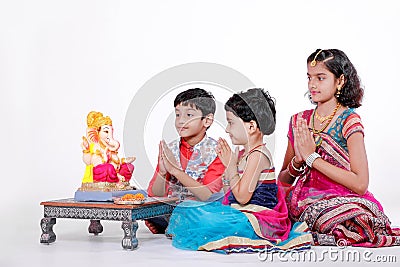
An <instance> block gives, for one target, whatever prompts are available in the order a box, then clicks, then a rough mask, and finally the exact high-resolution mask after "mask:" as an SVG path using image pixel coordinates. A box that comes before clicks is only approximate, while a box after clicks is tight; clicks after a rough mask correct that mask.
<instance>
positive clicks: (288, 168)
mask: <svg viewBox="0 0 400 267" xmlns="http://www.w3.org/2000/svg"><path fill="white" fill-rule="evenodd" d="M289 166H290V164H288V165H287V168H286V170H287V172H288V173H289V175H290V176H291V177H293V178H297V177H299V175H297V174H293V173H291V172H290V167H289Z"/></svg>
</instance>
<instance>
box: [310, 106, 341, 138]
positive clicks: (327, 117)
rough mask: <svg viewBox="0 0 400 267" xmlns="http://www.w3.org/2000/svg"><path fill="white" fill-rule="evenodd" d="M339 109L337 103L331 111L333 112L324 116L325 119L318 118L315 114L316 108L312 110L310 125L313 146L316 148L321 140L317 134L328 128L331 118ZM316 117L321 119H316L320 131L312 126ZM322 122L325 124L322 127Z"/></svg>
mask: <svg viewBox="0 0 400 267" xmlns="http://www.w3.org/2000/svg"><path fill="white" fill-rule="evenodd" d="M339 107H340V103H339V102H338V103H337V105H336V107H335V109H334V110H333V112H332V113H331V114H330V115H329V116H326V117H320V116H319V115H316V114H317V108H315V109H314V112H313V116H312V122H311V123H312V131H313V133H314V139H315V144H316V145H317V146H320V145H321V143H322V138H321V136H320V135H319V134H320V133H321V132H322V131H324V130H325V129H326V127H328V125H329V124H330V123H331V121H332V119H333V117H335V114H336V112H337V111H338V109H339ZM316 116H319V117H320V118H321V119H322V121H321V120H320V119H318V120H319V121H321V124H320V125H321V126H322V127H321V129H319V130H315V125H314V124H315V117H316ZM325 121H326V122H325ZM323 122H325V124H324V125H323Z"/></svg>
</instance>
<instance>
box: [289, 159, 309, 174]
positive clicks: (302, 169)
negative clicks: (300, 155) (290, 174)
mask: <svg viewBox="0 0 400 267" xmlns="http://www.w3.org/2000/svg"><path fill="white" fill-rule="evenodd" d="M295 157H296V156H294V157H293V158H292V160H291V161H290V165H292V168H293V170H295V171H296V172H298V173H302V172H303V171H304V169H305V168H306V166H305V165H304V163H303V164H302V165H301V166H300V168H296V167H295V166H294V163H295V162H296V163H298V162H297V161H295V160H294V158H295Z"/></svg>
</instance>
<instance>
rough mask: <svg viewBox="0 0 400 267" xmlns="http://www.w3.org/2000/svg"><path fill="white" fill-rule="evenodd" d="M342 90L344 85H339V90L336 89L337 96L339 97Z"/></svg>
mask: <svg viewBox="0 0 400 267" xmlns="http://www.w3.org/2000/svg"><path fill="white" fill-rule="evenodd" d="M340 90H342V87H340V86H338V88H337V91H336V94H335V96H336V98H338V97H339V96H340Z"/></svg>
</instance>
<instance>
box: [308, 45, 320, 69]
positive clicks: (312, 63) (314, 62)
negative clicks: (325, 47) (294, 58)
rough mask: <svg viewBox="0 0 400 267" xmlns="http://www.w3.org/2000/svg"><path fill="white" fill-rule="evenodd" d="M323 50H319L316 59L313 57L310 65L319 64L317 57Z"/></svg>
mask: <svg viewBox="0 0 400 267" xmlns="http://www.w3.org/2000/svg"><path fill="white" fill-rule="evenodd" d="M321 52H322V49H320V50H319V51H318V53H317V54H315V56H314V59H313V60H312V61H311V63H310V66H311V67H315V65H317V61H316V59H317V57H318V55H319V54H320V53H321Z"/></svg>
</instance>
